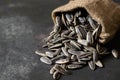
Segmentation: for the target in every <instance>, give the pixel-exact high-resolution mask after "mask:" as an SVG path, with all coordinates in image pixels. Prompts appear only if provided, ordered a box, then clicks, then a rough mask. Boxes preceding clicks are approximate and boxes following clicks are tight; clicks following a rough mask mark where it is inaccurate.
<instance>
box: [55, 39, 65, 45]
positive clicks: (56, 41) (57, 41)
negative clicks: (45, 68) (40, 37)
mask: <svg viewBox="0 0 120 80" xmlns="http://www.w3.org/2000/svg"><path fill="white" fill-rule="evenodd" d="M63 40H65V38H57V40H55V41H53V44H56V43H59V42H61V41H63Z"/></svg>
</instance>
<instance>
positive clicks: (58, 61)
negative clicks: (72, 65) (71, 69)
mask: <svg viewBox="0 0 120 80" xmlns="http://www.w3.org/2000/svg"><path fill="white" fill-rule="evenodd" d="M68 62H69V59H68V58H66V59H59V60H57V61H56V63H57V64H65V63H68Z"/></svg>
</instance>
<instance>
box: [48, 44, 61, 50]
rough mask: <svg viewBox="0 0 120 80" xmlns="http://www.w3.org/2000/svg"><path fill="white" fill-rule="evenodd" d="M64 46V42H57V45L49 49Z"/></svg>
mask: <svg viewBox="0 0 120 80" xmlns="http://www.w3.org/2000/svg"><path fill="white" fill-rule="evenodd" d="M62 46H63V44H62V43H58V44H55V45H53V46H51V47H49V49H53V48H58V47H62Z"/></svg>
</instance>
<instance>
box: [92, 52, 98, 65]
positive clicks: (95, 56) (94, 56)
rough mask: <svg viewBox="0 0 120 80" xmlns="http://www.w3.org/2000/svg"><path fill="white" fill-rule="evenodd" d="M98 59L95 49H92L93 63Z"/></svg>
mask: <svg viewBox="0 0 120 80" xmlns="http://www.w3.org/2000/svg"><path fill="white" fill-rule="evenodd" d="M97 60H98V54H97V51H93V62H94V63H95V62H96V61H97Z"/></svg>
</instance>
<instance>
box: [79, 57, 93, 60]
mask: <svg viewBox="0 0 120 80" xmlns="http://www.w3.org/2000/svg"><path fill="white" fill-rule="evenodd" d="M91 59H92V57H86V58H80V60H81V61H89V60H91Z"/></svg>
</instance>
